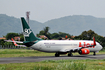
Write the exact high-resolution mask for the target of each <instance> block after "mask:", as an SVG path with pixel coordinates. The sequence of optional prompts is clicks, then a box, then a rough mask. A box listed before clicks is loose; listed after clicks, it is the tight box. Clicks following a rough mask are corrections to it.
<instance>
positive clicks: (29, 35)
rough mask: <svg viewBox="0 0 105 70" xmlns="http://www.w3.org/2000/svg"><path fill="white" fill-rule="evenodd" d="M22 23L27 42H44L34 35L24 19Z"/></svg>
mask: <svg viewBox="0 0 105 70" xmlns="http://www.w3.org/2000/svg"><path fill="white" fill-rule="evenodd" d="M21 22H22V27H23V34H24V38H25V41H28V42H31V41H36V40H42V39H40V38H37V37H36V36H35V35H34V33H33V31H32V30H31V29H30V27H29V25H28V24H27V22H26V21H25V19H24V18H23V17H21Z"/></svg>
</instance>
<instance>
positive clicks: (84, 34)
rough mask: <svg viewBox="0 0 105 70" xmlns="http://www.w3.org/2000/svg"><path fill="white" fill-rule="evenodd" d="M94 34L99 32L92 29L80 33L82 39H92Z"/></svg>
mask: <svg viewBox="0 0 105 70" xmlns="http://www.w3.org/2000/svg"><path fill="white" fill-rule="evenodd" d="M93 36H97V34H96V33H95V32H94V31H92V30H88V31H83V32H82V34H81V35H79V37H80V39H82V40H91V39H92V38H93Z"/></svg>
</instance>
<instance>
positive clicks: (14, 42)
mask: <svg viewBox="0 0 105 70" xmlns="http://www.w3.org/2000/svg"><path fill="white" fill-rule="evenodd" d="M11 40H12V41H11ZM11 40H4V41H7V42H13V44H14V45H15V46H19V47H27V46H25V45H18V44H17V43H16V42H19V41H14V39H13V38H11ZM19 43H23V42H19Z"/></svg>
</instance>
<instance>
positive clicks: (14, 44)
mask: <svg viewBox="0 0 105 70" xmlns="http://www.w3.org/2000/svg"><path fill="white" fill-rule="evenodd" d="M11 39H12V41H13V44H14V45H15V46H18V44H16V42H15V41H14V40H13V38H11Z"/></svg>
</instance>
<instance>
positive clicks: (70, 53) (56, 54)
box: [55, 52, 73, 57]
mask: <svg viewBox="0 0 105 70" xmlns="http://www.w3.org/2000/svg"><path fill="white" fill-rule="evenodd" d="M60 54H66V52H56V53H55V57H59V56H60ZM68 56H69V57H71V56H73V54H72V52H69V53H68Z"/></svg>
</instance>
